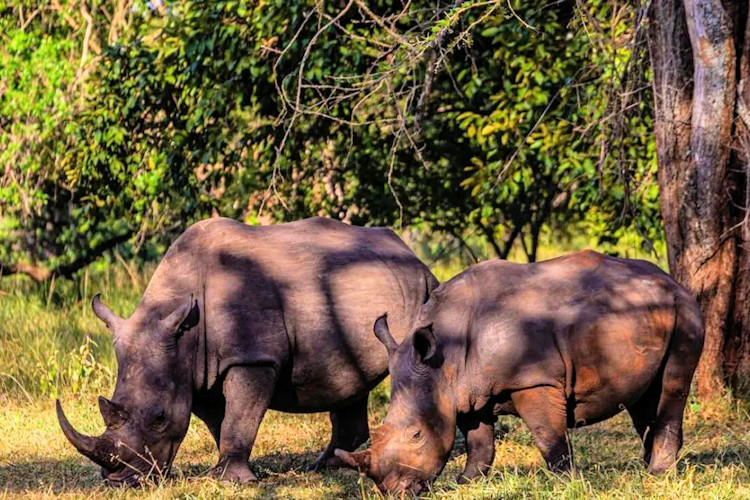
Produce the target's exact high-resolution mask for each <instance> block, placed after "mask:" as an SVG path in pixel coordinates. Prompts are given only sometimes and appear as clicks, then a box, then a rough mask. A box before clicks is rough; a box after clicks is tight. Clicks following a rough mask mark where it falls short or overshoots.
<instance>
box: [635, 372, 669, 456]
mask: <svg viewBox="0 0 750 500" xmlns="http://www.w3.org/2000/svg"><path fill="white" fill-rule="evenodd" d="M660 397H661V376H660V377H658V379H657V380H655V381H654V382H653V383H652V384H651V386H650V387H649V388H648V389H647V390H646V392H645V393H644V394H643V396H641V398H640V399H639V400H638V401H636V402H635V403H634V404H632V405H628V406H627V410H628V413H629V414H630V418H631V420H633V426H634V427H635V431H636V432H637V433H638V435H639V436H640V437H641V440H642V441H643V462H644V463H645V464H646V466H648V464H649V463H650V462H651V452H652V450H653V447H654V432H653V430H654V424H655V422H656V411H657V409H658V408H659V398H660Z"/></svg>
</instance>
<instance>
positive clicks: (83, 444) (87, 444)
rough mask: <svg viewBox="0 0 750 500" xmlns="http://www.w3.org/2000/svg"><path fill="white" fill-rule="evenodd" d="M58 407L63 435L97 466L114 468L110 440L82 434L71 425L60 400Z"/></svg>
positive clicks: (112, 448) (58, 416)
mask: <svg viewBox="0 0 750 500" xmlns="http://www.w3.org/2000/svg"><path fill="white" fill-rule="evenodd" d="M56 406H57V420H58V421H59V422H60V427H62V431H63V434H65V437H66V438H68V441H70V444H72V445H73V446H75V448H76V450H78V451H79V452H80V453H81V454H82V455H84V456H85V457H88V458H89V459H91V460H92V461H93V462H94V463H96V464H97V465H100V466H101V467H104V468H105V469H112V468H114V466H115V464H114V462H113V458H112V457H113V456H114V453H113V452H114V446H112V445H111V443H110V442H109V440H107V439H105V438H104V437H102V436H100V437H98V438H97V437H92V436H86V435H84V434H81V433H80V432H78V431H77V430H75V429H74V428H73V426H72V425H70V422H68V419H67V417H66V416H65V413H64V412H63V409H62V405H61V404H60V400H59V399H58V400H57V401H56Z"/></svg>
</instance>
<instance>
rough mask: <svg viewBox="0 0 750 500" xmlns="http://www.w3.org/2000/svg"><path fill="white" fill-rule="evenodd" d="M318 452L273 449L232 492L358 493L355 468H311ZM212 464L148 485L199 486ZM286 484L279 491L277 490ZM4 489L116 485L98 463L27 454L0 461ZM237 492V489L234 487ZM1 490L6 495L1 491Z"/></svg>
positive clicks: (89, 489) (70, 490) (105, 491)
mask: <svg viewBox="0 0 750 500" xmlns="http://www.w3.org/2000/svg"><path fill="white" fill-rule="evenodd" d="M315 458H317V452H306V453H271V454H266V455H263V456H260V457H257V458H253V459H252V460H251V461H250V467H251V468H252V470H253V472H255V474H256V475H257V476H258V479H259V481H258V482H257V483H252V484H250V485H247V486H246V487H245V486H241V485H234V486H232V487H231V488H230V489H231V491H230V492H229V493H228V495H227V496H235V495H236V494H237V489H238V488H239V489H240V491H241V493H240V495H241V496H242V497H244V498H264V499H265V498H268V499H275V498H288V497H289V494H290V492H289V489H295V488H308V489H313V490H316V489H320V488H322V489H324V490H326V489H327V490H333V491H334V492H335V495H336V496H338V497H354V496H358V492H359V489H358V488H359V487H358V482H357V481H358V476H357V474H356V473H355V472H353V471H348V470H346V469H337V470H330V471H323V472H321V473H308V472H305V468H306V467H307V466H308V465H310V464H311V463H312V462H313V461H314V460H315ZM212 466H213V464H197V463H188V464H185V463H183V464H179V463H178V464H176V465H175V467H174V471H173V473H172V474H171V475H170V476H169V477H168V478H167V479H166V480H164V481H160V482H158V484H157V483H151V484H149V485H146V486H145V487H144V488H145V491H148V490H149V489H153V488H155V487H156V488H161V487H165V488H171V487H177V488H180V489H183V488H185V487H186V485H187V487H188V488H190V489H192V487H193V486H196V487H200V483H202V482H203V481H206V482H213V481H215V480H214V479H211V478H209V475H208V473H209V471H210V470H211V468H212ZM279 488H285V489H286V491H285V492H283V493H278V492H277V491H276V490H277V489H279ZM0 492H6V493H8V492H9V493H34V492H44V493H54V494H81V495H84V496H97V497H98V496H110V494H111V493H112V492H113V490H111V489H109V488H107V487H106V486H104V483H103V481H102V478H101V475H100V474H99V468H98V467H96V466H94V465H93V464H85V463H82V461H81V460H78V459H72V458H71V459H64V460H59V461H53V460H36V461H35V460H26V461H23V462H19V463H14V464H8V465H2V466H0ZM232 492H233V493H232ZM0 496H2V495H0Z"/></svg>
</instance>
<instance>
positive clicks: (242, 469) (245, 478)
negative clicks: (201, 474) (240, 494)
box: [209, 462, 258, 484]
mask: <svg viewBox="0 0 750 500" xmlns="http://www.w3.org/2000/svg"><path fill="white" fill-rule="evenodd" d="M209 475H210V476H211V477H213V478H214V479H218V480H220V481H230V482H235V483H241V484H247V483H252V482H255V481H257V480H258V478H257V477H256V476H255V474H253V471H251V470H250V467H249V466H248V465H247V462H245V463H241V462H226V463H221V462H220V463H219V464H218V465H217V466H216V467H214V468H213V469H212V470H211V472H210V473H209Z"/></svg>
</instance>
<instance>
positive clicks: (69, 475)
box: [0, 459, 102, 493]
mask: <svg viewBox="0 0 750 500" xmlns="http://www.w3.org/2000/svg"><path fill="white" fill-rule="evenodd" d="M101 488H102V478H101V475H100V474H99V469H98V468H95V467H94V466H92V465H83V464H82V463H81V461H79V460H76V459H66V460H59V461H53V460H37V461H34V460H25V461H23V462H19V463H15V464H8V465H2V466H0V491H6V492H9V491H10V492H24V491H45V492H48V491H52V492H54V493H62V492H70V491H78V492H87V491H94V490H101Z"/></svg>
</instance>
